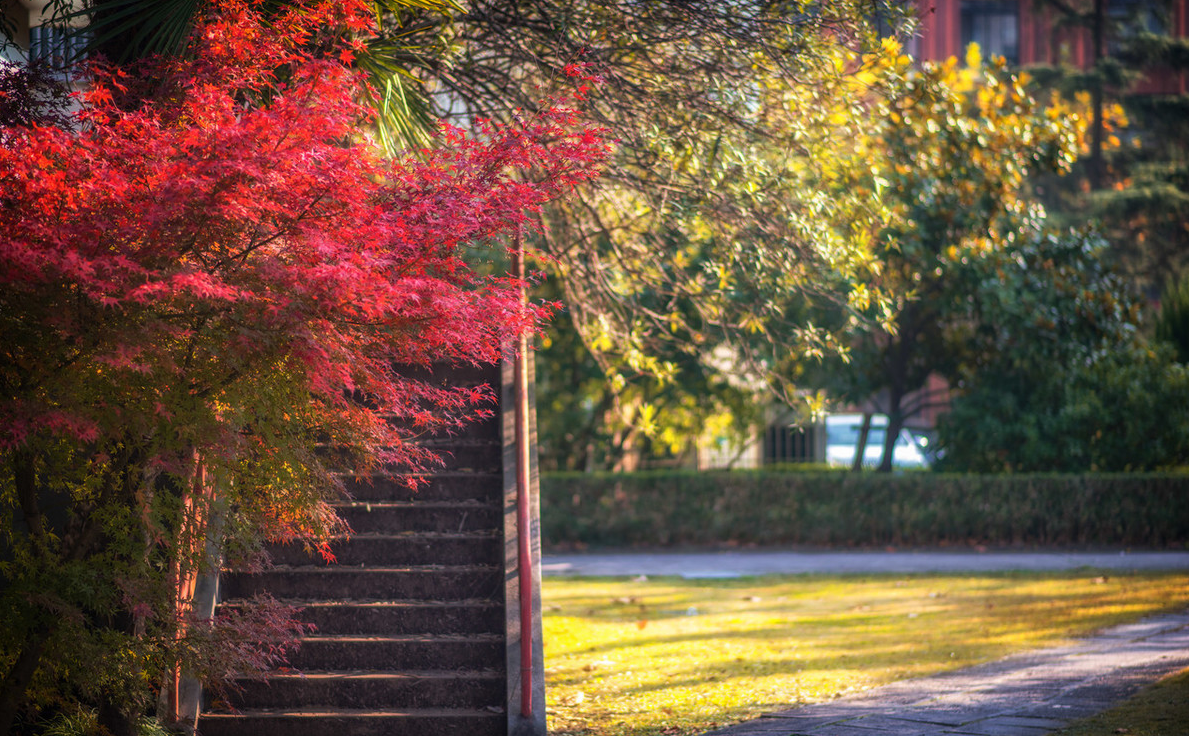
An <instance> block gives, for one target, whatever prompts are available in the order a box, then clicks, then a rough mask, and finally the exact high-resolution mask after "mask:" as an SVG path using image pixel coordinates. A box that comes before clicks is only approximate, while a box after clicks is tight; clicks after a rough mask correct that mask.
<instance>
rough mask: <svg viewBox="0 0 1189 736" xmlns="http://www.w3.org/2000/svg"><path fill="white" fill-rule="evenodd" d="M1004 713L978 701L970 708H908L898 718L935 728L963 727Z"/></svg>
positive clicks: (956, 706)
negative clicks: (930, 725) (984, 705)
mask: <svg viewBox="0 0 1189 736" xmlns="http://www.w3.org/2000/svg"><path fill="white" fill-rule="evenodd" d="M1002 712H1003V709H1002V708H984V707H982V706H981V705H979V704H978V703H977V701H974V702H972V703H971V704H970V705H969V706H968V707H962V706H958V705H944V706H940V705H939V706H921V707H917V708H906V709H905V710H902V711H900V712H898V713H897V714H896V715H897V717H898V718H904V719H906V720H911V721H916V722H919V723H930V724H933V725H935V726H962V725H965V724H967V723H971V722H974V721H979V720H983V719H985V718H991V717H994V716H997V715H999V714H1001V713H1002Z"/></svg>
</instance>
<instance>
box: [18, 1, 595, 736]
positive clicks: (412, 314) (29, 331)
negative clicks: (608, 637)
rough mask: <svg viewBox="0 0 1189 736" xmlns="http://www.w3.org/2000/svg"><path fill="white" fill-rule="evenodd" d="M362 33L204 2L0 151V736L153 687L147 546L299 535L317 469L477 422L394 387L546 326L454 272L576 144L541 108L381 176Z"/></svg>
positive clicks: (158, 633)
mask: <svg viewBox="0 0 1189 736" xmlns="http://www.w3.org/2000/svg"><path fill="white" fill-rule="evenodd" d="M367 19H368V13H367V8H366V4H365V3H364V2H362V1H361V0H351V1H344V0H332V1H311V2H309V3H307V4H304V5H303V4H292V5H290V6H289V10H287V11H285V12H282V13H281V14H280V15H278V16H273V17H269V18H268V19H267V21H266V20H265V19H264V18H263V17H262V16H261V15H260V14H259V13H258V11H257V9H256V8H255V6H254V5H253V4H251V3H249V2H245V1H243V0H229V1H227V2H220V3H216V8H215V10H214V11H213V12H212V13H211V14H210V15H209V16H208V17H207V18H206V19H205V20H204V21H203V22H202V23H201V24H199V26H198V28H197V30H196V32H195V33H194V35H193V38H192V43H191V47H190V50H189V53H188V54H186V55H184V56H183V57H181V58H174V59H158V60H151V61H149V62H148V63H146V64H144V65H143V66H140V67H138V68H136V69H134V70H133V69H119V68H102V67H97V68H95V69H94V70H93V71H92V73H91V78H90V84H89V86H88V88H87V90H86V91H85V93H84V94H83V95H82V99H81V109H80V110H79V112H78V113H77V114H76V116H75V120H74V122H73V124H72V125H71V126H70V127H55V126H52V125H41V126H39V125H37V124H31V125H24V124H19V125H6V126H5V127H4V130H3V135H0V458H2V460H3V471H2V476H0V518H2V519H3V529H2V532H3V534H4V535H5V537H6V541H7V542H8V547H9V548H10V549H11V550H12V554H11V555H9V558H10V559H7V560H2V561H0V577H2V578H3V582H4V586H3V587H4V592H3V593H2V594H0V620H3V621H4V625H3V627H2V629H3V630H2V631H0V674H3V676H4V680H3V682H2V685H0V731H6V727H7V726H8V725H9V724H11V723H12V718H13V716H14V714H15V713H16V712H17V711H18V709H19V708H20V707H21V704H22V703H23V702H25V701H26V700H31V701H37V699H38V697H40V696H42V695H45V694H46V693H47V692H50V691H51V690H53V689H55V688H59V686H60V681H61V680H62V679H63V678H69V679H71V682H72V684H71V687H73V688H74V689H75V690H74V691H75V692H77V693H79V694H80V696H81V697H82V698H83V699H87V698H90V699H91V700H98V701H103V700H104V699H105V698H108V699H110V698H113V697H117V696H119V694H120V693H121V688H129V687H132V688H134V689H135V688H137V687H139V685H138V683H142V682H144V681H145V680H146V679H150V680H151V679H152V678H145V677H144V674H145V668H152V667H153V666H161V667H164V666H166V665H167V663H168V662H169V661H172V658H174V657H175V655H176V652H171V651H170V647H171V646H172V645H171V642H172V641H174V640H175V638H176V633H177V632H176V626H177V623H176V621H175V620H174V619H171V617H170V616H169V615H168V612H169V611H170V610H172V609H171V606H173V605H174V602H173V594H172V593H171V591H173V590H175V589H176V585H177V579H176V578H177V576H178V575H179V574H180V573H179V570H181V569H182V568H185V567H186V566H187V565H188V566H190V567H191V568H192V567H194V566H195V565H197V564H198V562H197V561H185V562H183V560H182V558H183V557H185V556H186V555H187V554H188V552H187V550H186V549H185V545H183V544H180V543H179V542H178V541H177V540H179V539H181V538H183V537H184V536H186V535H185V534H183V531H185V530H186V529H187V527H186V524H188V523H193V522H194V518H195V517H196V515H197V516H198V517H202V518H205V515H206V514H208V513H210V511H211V508H210V507H211V506H212V504H213V505H216V506H217V507H218V509H219V510H220V511H219V513H221V514H223V515H224V516H226V519H227V520H226V522H225V523H224V524H223V525H222V526H223V528H224V529H225V531H226V533H227V535H229V539H230V540H233V541H234V540H235V539H240V540H250V539H254V538H259V536H260V535H261V534H264V535H273V536H276V535H284V534H290V535H292V534H308V535H314V536H315V537H316V536H317V535H318V534H325V533H327V532H328V531H330V530H332V529H333V527H334V517H333V514H330V513H328V512H327V507H326V505H325V499H327V498H328V497H329V496H328V495H327V493H328V492H329V491H328V489H331V488H333V486H334V481H333V475H332V474H331V473H330V472H329V469H328V468H327V466H326V464H325V462H324V461H323V460H322V458H323V457H324V456H325V455H324V454H319V453H317V452H315V449H316V447H317V446H319V445H320V446H322V447H325V446H326V445H331V446H333V447H335V448H337V449H338V450H339V451H340V452H337V453H335V457H336V458H338V460H339V461H341V460H342V459H343V458H344V457H345V458H348V459H349V460H350V462H351V463H352V465H351V467H353V468H355V469H359V470H366V469H368V468H369V467H374V466H375V465H376V464H380V463H405V464H409V463H413V464H416V463H423V462H427V461H431V460H432V459H431V458H428V457H427V456H425V455H423V454H419V453H418V451H417V450H416V448H415V446H414V445H412V444H410V443H409V442H408V441H407V437H406V436H405V433H406V432H407V431H409V430H408V428H409V427H413V428H417V427H423V426H425V425H427V424H429V423H433V422H457V421H462V420H463V419H464V418H465V417H466V416H467V415H470V414H474V413H475V412H477V411H483V406H484V401H486V400H487V399H488V398H489V397H487V396H484V395H482V394H481V392H474V391H466V390H450V389H443V388H440V387H434V386H431V385H428V384H426V383H423V382H418V381H415V380H410V379H406V378H402V377H401V376H400V375H399V374H397V373H395V372H394V371H393V370H392V366H393V365H394V364H427V363H430V362H463V363H466V362H490V361H495V360H497V359H498V358H499V357H500V355H501V351H503V350H505V349H506V346H507V345H508V344H509V338H510V336H511V335H513V334H514V333H515V332H516V331H518V330H524V329H533V328H534V326H535V325H536V324H537V323H538V322H539V321H540V320H541V319H542V318H544V317H545V316H546V315H547V313H548V307H547V306H543V305H536V306H530V307H528V308H527V309H526V308H524V307H522V306H521V303H520V299H519V289H520V287H521V284H520V283H519V282H518V281H517V280H515V279H512V278H509V277H501V276H481V275H479V274H478V273H477V272H476V270H475V269H474V268H472V267H471V265H470V264H469V262H468V260H464V258H463V250H464V248H465V249H468V250H473V249H474V248H475V247H476V246H480V247H495V248H499V247H501V246H502V244H504V243H506V242H507V241H508V239H509V236H510V235H511V234H512V233H513V232H514V231H516V230H517V229H518V228H520V227H522V226H524V225H525V224H526V223H528V222H529V219H528V218H529V215H530V214H531V213H532V211H533V210H534V209H536V208H538V207H540V206H541V205H542V204H543V203H545V202H547V201H549V200H551V199H553V198H556V197H559V196H563V195H564V194H565V193H566V192H567V191H568V190H570V189H571V188H573V187H574V186H576V185H579V184H580V183H582V182H586V181H588V180H590V179H591V178H593V177H594V176H595V175H596V173H597V169H598V165H599V163H600V162H601V161H602V160H603V158H604V157H605V155H606V152H607V145H606V143H605V141H604V140H603V139H602V138H601V136H600V133H599V131H597V130H592V129H590V128H588V127H586V126H585V125H583V123H582V121H581V120H580V118H579V115H578V113H577V111H576V110H575V109H574V107H573V106H572V105H568V104H565V103H564V101H562V102H558V101H554V102H552V103H549V104H543V105H542V107H541V109H539V110H536V111H527V112H525V114H524V115H523V116H522V118H521V120H520V122H519V124H517V125H515V126H511V127H494V126H491V125H488V124H485V123H479V124H477V125H476V128H475V130H473V131H470V132H464V131H461V130H458V129H455V128H450V127H444V128H443V130H442V133H441V145H440V147H438V148H436V149H434V150H428V151H420V152H416V153H411V154H410V155H409V156H407V157H405V158H403V159H399V160H387V159H384V158H381V157H380V156H379V155H378V152H377V149H376V148H375V147H374V146H372V145H371V143H370V142H369V140H368V138H367V136H366V134H365V131H366V125H365V123H366V120H367V111H366V110H365V109H364V108H362V107H361V106H360V104H359V102H358V101H359V100H360V99H362V96H361V95H360V94H359V90H360V85H361V84H362V80H361V78H360V76H359V75H358V74H357V73H356V72H355V71H353V70H352V69H351V66H350V61H351V52H350V51H351V38H352V34H353V33H358V32H362V31H363V30H365V28H366V23H367ZM571 71H573V70H571ZM581 94H582V91H581V88H580V91H579V92H578V93H577V95H578V96H580V95H581ZM495 252H498V251H495ZM393 417H396V418H400V419H403V420H404V421H398V422H393V421H390V419H392V418H393ZM402 427H403V428H405V429H403V430H402V429H401V428H402ZM213 489H217V494H214V493H212V490H213ZM195 508H198V509H199V510H198V511H195ZM190 531H192V530H190ZM245 544H247V545H248V546H250V544H251V543H250V542H246V543H245ZM199 546H200V545H199ZM171 571H172V572H171ZM99 630H102V632H103V633H102V635H100V634H97V633H96V631H99ZM112 631H119V632H121V633H122V634H126V636H125V637H124V638H123V639H119V644H118V645H112V644H111V642H112V641H114V640H112V639H111V638H110V634H111V632H112ZM104 637H108V638H104ZM105 642H106V643H105ZM105 647H106V648H105ZM113 647H114V648H115V649H119V648H120V647H123V648H125V649H127V650H128V651H136V652H137V653H138V656H139V657H140V659H139V660H138V661H139V662H141V663H142V664H140V665H138V667H139V668H140V669H139V671H137V672H120V671H119V668H120V667H121V666H124V667H125V669H126V664H125V665H121V664H119V663H120V662H125V663H126V661H127V659H126V658H124V659H122V658H121V655H120V652H118V651H113ZM87 658H90V664H87V665H86V666H82V662H83V661H85V660H86V659H87ZM146 662H147V663H149V664H144V663H146ZM154 663H156V664H154ZM87 673H91V674H90V675H89V674H87ZM96 673H97V674H96ZM39 688H41V689H40V690H39ZM141 689H143V688H141ZM47 697H48V696H47Z"/></svg>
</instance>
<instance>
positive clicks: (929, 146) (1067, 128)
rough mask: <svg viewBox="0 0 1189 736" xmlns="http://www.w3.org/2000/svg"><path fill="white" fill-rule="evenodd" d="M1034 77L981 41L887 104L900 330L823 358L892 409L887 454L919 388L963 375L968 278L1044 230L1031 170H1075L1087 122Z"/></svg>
mask: <svg viewBox="0 0 1189 736" xmlns="http://www.w3.org/2000/svg"><path fill="white" fill-rule="evenodd" d="M1026 83H1027V80H1026V79H1021V78H1019V77H1016V76H1015V75H1013V74H1010V73H1009V72H1008V71H1007V70H1006V69H1004V68H1003V67H1002V66H1001V65H998V66H997V65H991V66H986V67H984V66H983V65H982V62H981V59H980V58H979V56H978V52H977V47H972V49H971V53H970V55H969V57H968V59H967V65H966V66H964V67H963V66H961V65H960V64H959V63H958V62H957V60H955V59H950V60H949V61H947V62H945V63H942V64H929V63H927V64H924V65H922V67H921V69H920V71H919V73H918V74H917V75H915V76H913V77H912V78H911V79H910V81H909V83H908V85H907V86H906V88H905V89H904V90H903V92H902V93H901V94H899V95H898V96H897V97H895V98H894V99H893V100H892V101H891V103H890V105H889V115H888V117H887V120H886V123H885V125H884V128H883V130H882V131H880V132H879V133H878V135H879V145H878V146H876V145H873V146H872V148H873V149H875V150H879V151H881V152H882V153H881V154H880V155H878V156H877V162H878V165H879V166H881V167H882V169H883V171H885V172H886V173H885V174H884V176H885V177H886V179H887V182H888V184H887V186H888V190H889V204H890V207H891V212H892V215H893V217H892V219H891V221H890V223H889V225H888V227H887V228H885V229H884V231H883V233H882V245H883V247H882V250H881V251H880V265H881V267H880V268H879V269H878V271H877V275H876V276H875V279H876V283H877V284H879V285H880V286H881V287H882V288H883V290H884V291H886V292H887V293H890V294H894V295H896V300H897V301H896V305H895V310H894V313H893V314H894V316H893V318H892V327H891V329H878V328H877V329H872V330H867V331H862V332H860V333H859V335H858V337H857V339H856V342H855V344H854V346H853V348H852V350H851V352H850V356H849V360H848V361H847V363H846V364H843V363H841V361H839V360H838V359H831V360H828V361H827V362H826V363H825V367H824V370H822V371H821V372H822V374H823V381H824V385H825V386H827V387H828V388H830V389H832V393H834V394H835V395H836V396H839V397H842V398H847V399H850V400H852V401H855V402H862V401H865V400H868V399H871V398H874V399H875V401H876V404H877V407H878V409H879V410H880V411H882V412H885V413H887V415H888V429H887V432H886V436H885V447H884V452H883V460H882V462H881V465H880V466H879V469H880V470H882V471H889V470H891V467H892V456H893V448H894V445H895V442H896V440H897V438H898V437H899V434H900V430H901V428H902V427H903V426H904V422H905V421H906V420H908V419H910V418H911V417H912V415H913V414H914V413H915V412H916V411H918V410H919V409H920V408H922V407H921V406H920V405H918V404H913V403H911V401H910V399H911V396H912V394H914V393H915V392H919V391H920V390H921V389H923V388H924V387H925V385H926V381H927V379H928V377H929V374H930V373H939V374H941V375H947V376H952V375H954V372H955V369H956V367H957V366H958V365H959V363H960V361H961V356H962V355H963V353H964V352H965V351H966V350H968V345H967V343H966V340H965V338H964V336H963V335H962V332H963V326H964V325H965V323H966V321H967V319H968V314H967V312H966V309H965V306H964V305H965V302H966V300H967V299H968V298H969V296H970V293H969V291H968V286H969V285H968V283H967V279H966V278H965V277H964V275H963V274H965V273H966V272H969V271H970V270H971V269H975V268H981V265H979V264H981V263H982V262H983V261H985V260H987V259H991V258H999V257H1001V256H1000V255H999V254H1000V253H1002V252H1005V251H1010V250H1011V249H1012V248H1014V247H1016V245H1017V243H1019V242H1021V241H1023V240H1026V239H1028V238H1030V237H1032V236H1033V234H1035V233H1037V232H1039V231H1040V230H1041V229H1042V228H1043V227H1044V212H1043V210H1042V209H1041V208H1039V206H1038V205H1037V204H1036V203H1035V202H1033V201H1031V199H1030V197H1029V196H1028V195H1029V190H1028V182H1029V179H1030V177H1032V176H1033V175H1035V174H1037V173H1041V172H1058V171H1060V170H1062V169H1066V168H1068V166H1069V165H1070V163H1071V162H1072V161H1073V159H1074V157H1075V155H1076V146H1077V142H1078V137H1079V133H1080V131H1082V130H1084V129H1085V118H1084V117H1082V116H1081V115H1079V114H1077V113H1076V111H1075V110H1073V109H1071V108H1069V107H1068V106H1064V105H1060V104H1055V105H1053V106H1046V105H1044V104H1041V103H1040V102H1038V101H1037V100H1036V99H1035V98H1033V97H1032V96H1031V95H1030V94H1029V93H1028V91H1027V90H1026Z"/></svg>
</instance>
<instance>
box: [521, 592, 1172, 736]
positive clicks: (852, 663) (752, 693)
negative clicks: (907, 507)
mask: <svg viewBox="0 0 1189 736" xmlns="http://www.w3.org/2000/svg"><path fill="white" fill-rule="evenodd" d="M543 598H544V601H543V603H544V607H545V615H544V633H545V667H546V684H547V687H548V713H549V727H550V733H553V734H555V736H562V735H566V736H577V735H578V734H583V735H587V736H596V735H597V736H659V735H661V734H665V735H668V734H697V733H701V732H703V731H707V730H710V729H712V728H714V727H715V726H720V725H726V724H728V723H732V722H735V721H739V720H744V719H748V718H753V717H756V716H758V715H759V714H760V713H762V712H765V711H770V710H773V709H784V708H789V707H793V706H796V705H799V704H805V703H812V702H820V701H824V700H830V699H831V698H834V697H837V696H839V695H844V694H846V693H849V692H853V691H857V690H863V689H867V688H871V687H875V686H877V685H882V684H884V683H887V682H891V681H893V680H899V679H904V678H908V677H917V676H921V675H927V674H931V673H935V672H940V671H942V670H948V669H954V668H958V667H966V666H969V665H972V664H975V663H978V662H983V661H987V660H991V659H997V658H999V657H1002V656H1005V655H1007V654H1010V653H1012V652H1016V651H1020V650H1023V649H1031V648H1036V647H1041V646H1049V645H1055V644H1059V643H1061V642H1063V641H1066V640H1067V639H1068V638H1069V637H1073V636H1077V635H1079V634H1086V633H1089V632H1091V631H1094V630H1095V629H1099V628H1102V627H1104V626H1109V625H1112V624H1116V623H1120V622H1123V621H1130V620H1134V619H1137V618H1140V617H1142V616H1144V615H1146V614H1149V613H1155V612H1158V611H1163V610H1168V609H1172V608H1179V607H1183V606H1185V605H1187V604H1189V575H1187V574H1184V573H1176V574H1172V573H1169V574H1142V575H1141V574H1136V575H1117V574H1115V573H1109V572H1108V573H1103V572H1096V571H1081V572H1077V573H1066V574H1043V573H1016V574H1012V573H1007V574H998V575H979V576H956V575H911V576H903V575H901V576H870V575H867V576H817V575H809V576H768V577H755V578H738V579H728V580H683V579H678V578H653V579H649V580H628V579H623V578H617V579H592V578H578V579H565V578H548V579H546V580H545V582H544V590H543Z"/></svg>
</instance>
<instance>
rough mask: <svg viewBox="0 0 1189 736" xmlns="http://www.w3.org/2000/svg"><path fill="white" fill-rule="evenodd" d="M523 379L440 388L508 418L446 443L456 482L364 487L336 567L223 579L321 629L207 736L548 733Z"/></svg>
mask: <svg viewBox="0 0 1189 736" xmlns="http://www.w3.org/2000/svg"><path fill="white" fill-rule="evenodd" d="M510 374H511V371H510V368H508V367H505V368H504V370H503V372H502V375H501V369H500V367H499V366H492V367H490V368H487V369H475V368H467V369H462V370H459V369H453V370H437V371H435V372H434V374H433V376H432V378H433V380H440V381H444V382H450V383H452V384H453V385H459V384H467V383H470V384H476V383H488V384H489V385H492V386H494V387H497V391H498V390H499V389H498V387H500V386H503V387H504V388H503V390H502V392H501V393H502V397H501V399H502V400H501V406H502V407H503V408H505V409H506V411H497V412H496V415H495V416H494V417H493V418H491V419H490V420H484V421H480V422H476V423H474V424H473V425H471V426H469V427H468V428H467V429H465V430H464V431H462V432H461V433H458V434H456V435H454V436H451V437H436V438H432V439H430V440H429V441H428V442H427V444H429V445H430V446H432V447H434V448H435V449H437V450H439V451H441V452H442V454H443V458H444V459H445V460H446V466H445V467H444V468H442V469H441V470H440V471H438V472H435V473H434V474H432V475H430V476H427V477H426V481H427V482H426V483H424V484H421V485H420V486H419V487H418V488H417V489H416V490H413V491H411V490H410V489H409V488H408V487H407V486H406V485H405V484H404V483H403V482H401V481H400V479H398V478H394V477H385V476H380V477H376V478H374V479H372V480H371V482H370V483H354V484H352V486H351V488H350V491H351V494H352V496H353V498H352V499H351V500H350V501H347V502H344V503H343V504H342V505H341V507H340V509H339V511H340V513H341V515H342V516H343V517H344V518H345V519H346V520H347V522H348V523H349V524H350V526H351V528H352V529H353V530H354V532H355V533H354V535H352V536H351V537H350V538H349V539H342V540H339V541H338V542H337V543H336V544H334V545H333V546H332V549H333V551H334V554H335V556H336V557H337V561H336V563H335V564H330V565H327V564H325V563H323V562H322V560H321V558H320V557H315V556H312V555H310V554H309V553H307V552H305V551H303V550H302V549H301V548H300V546H294V545H290V546H283V547H277V548H275V549H273V550H272V554H273V561H274V563H275V568H274V569H271V570H269V571H267V572H264V573H260V574H252V575H247V574H225V575H224V576H223V578H222V579H221V582H220V598H221V600H222V602H221V604H220V605H222V606H234V605H235V604H236V601H237V600H240V599H243V598H248V597H251V596H252V595H254V594H256V593H259V592H268V593H271V594H272V595H273V596H274V597H275V598H277V599H280V600H283V601H286V602H290V603H293V604H295V605H298V606H301V607H302V608H303V612H302V614H301V615H300V618H301V620H303V621H305V622H308V623H311V624H314V626H315V627H316V628H315V630H314V633H313V634H312V635H310V636H308V637H306V638H305V639H304V640H303V642H302V645H301V647H300V649H299V650H298V651H297V652H296V653H295V654H294V655H293V656H291V658H290V668H291V669H288V670H281V671H277V672H274V673H270V675H269V676H268V677H267V679H265V680H256V681H253V680H244V681H241V682H239V683H238V686H239V687H238V691H237V692H236V693H235V694H234V695H233V696H232V697H231V698H230V699H229V700H227V701H219V702H210V703H208V704H207V707H206V708H205V709H204V712H203V714H202V716H201V718H200V719H199V722H198V731H199V733H200V734H201V736H272V735H273V734H278V735H279V734H298V735H300V736H378V735H379V734H385V735H391V736H452V735H454V734H458V735H459V736H461V735H464V734H465V735H466V736H520V735H521V734H524V735H529V734H544V733H545V720H544V688H543V684H542V678H543V667H542V665H541V661H540V656H541V646H540V639H539V637H540V626H539V616H540V604H539V573H538V576H537V578H536V580H535V582H534V588H535V590H534V593H535V594H536V596H534V598H535V601H536V604H535V614H536V623H534V625H533V626H534V628H533V631H534V632H536V633H535V635H534V640H535V641H534V650H535V657H534V661H535V675H536V676H535V677H533V678H532V680H533V682H530V683H529V685H530V687H532V688H533V689H534V691H539V696H538V697H535V698H534V705H533V708H532V710H533V712H532V713H531V714H530V715H529V716H527V717H525V716H523V715H521V713H520V710H521V700H520V687H521V671H520V664H519V662H520V660H519V656H520V646H519V636H520V632H519V618H518V616H517V604H516V601H517V596H518V587H517V585H518V581H517V567H516V563H517V556H516V542H517V538H516V535H517V529H516V524H515V522H516V506H515V500H516V487H515V468H514V467H509V466H513V465H514V463H515V453H514V451H513V448H511V447H510V444H511V443H510V441H509V440H510V439H511V436H512V432H511V429H512V427H513V425H514V421H513V418H512V416H511V405H512V400H511V386H510V384H511V381H510ZM505 459H506V460H505ZM534 464H535V463H534ZM534 480H535V476H534ZM534 487H535V486H534ZM534 498H535V496H534ZM534 511H535V509H534ZM533 518H534V519H536V518H537V517H536V515H535V513H534V517H533ZM534 526H535V523H534ZM534 541H535V540H534ZM534 548H535V550H536V556H537V557H538V559H539V544H536V543H535V544H534ZM537 569H539V567H538V568H537Z"/></svg>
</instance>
